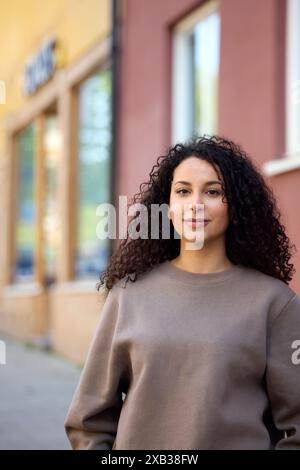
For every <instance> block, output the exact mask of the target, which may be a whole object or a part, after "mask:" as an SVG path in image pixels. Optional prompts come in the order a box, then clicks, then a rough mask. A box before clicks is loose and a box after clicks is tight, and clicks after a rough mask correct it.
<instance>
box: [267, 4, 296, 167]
mask: <svg viewBox="0 0 300 470" xmlns="http://www.w3.org/2000/svg"><path fill="white" fill-rule="evenodd" d="M286 8H287V15H286V31H287V34H286V90H285V104H286V108H285V116H286V124H285V137H286V144H285V146H286V150H285V152H284V156H283V157H284V158H281V156H280V158H274V160H269V161H267V162H265V163H264V164H263V165H262V170H263V172H264V173H265V174H266V175H268V176H273V175H277V174H281V173H285V172H287V171H292V170H296V169H298V168H300V132H299V128H300V55H299V44H300V28H299V18H300V2H299V0H287V3H286Z"/></svg>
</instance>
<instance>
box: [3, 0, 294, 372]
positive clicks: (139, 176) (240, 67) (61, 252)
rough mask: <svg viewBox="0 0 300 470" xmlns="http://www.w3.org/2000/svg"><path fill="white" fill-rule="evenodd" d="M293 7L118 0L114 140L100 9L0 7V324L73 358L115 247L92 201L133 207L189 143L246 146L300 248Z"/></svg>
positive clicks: (59, 4)
mask: <svg viewBox="0 0 300 470" xmlns="http://www.w3.org/2000/svg"><path fill="white" fill-rule="evenodd" d="M24 3H25V2H24ZM24 3H22V5H23V4H24ZM299 4H300V2H299V0H264V1H263V2H262V1H261V0H242V1H241V0H218V1H217V0H206V1H203V0H202V1H201V0H197V1H196V0H164V1H163V2H162V1H160V0H151V1H148V0H121V1H120V2H119V6H120V10H119V14H120V22H119V23H118V24H117V25H115V26H116V27H117V28H119V29H118V31H117V33H118V38H119V49H118V56H117V59H118V68H117V76H116V77H115V78H116V83H117V92H118V93H117V97H118V102H117V125H116V130H117V131H116V133H115V134H114V135H113V136H112V132H111V127H110V124H111V119H112V109H111V97H112V70H114V69H112V67H111V59H112V57H111V42H112V24H111V16H110V14H111V2H109V1H108V0H87V1H86V2H80V1H78V0H72V1H67V0H65V1H54V2H47V3H46V6H45V5H44V4H43V6H42V4H41V3H39V2H35V1H33V0H28V1H27V2H26V5H27V7H26V9H25V8H24V11H23V10H22V9H20V8H19V9H18V14H17V16H16V14H15V13H14V16H12V15H11V13H10V8H9V6H6V7H1V9H2V10H4V11H3V16H4V17H7V22H6V28H7V30H5V29H4V30H2V31H1V33H0V34H1V35H3V36H2V39H3V41H4V40H6V41H7V43H8V46H9V47H7V48H6V49H5V52H4V53H3V54H2V61H1V69H0V79H1V83H2V88H3V90H2V97H4V94H5V95H6V96H5V100H4V104H3V103H2V104H1V105H0V122H1V128H0V158H1V187H2V198H1V206H2V207H1V209H2V210H1V213H2V215H3V225H2V229H1V239H0V251H1V256H0V262H1V294H0V298H1V307H0V321H1V325H0V328H1V330H2V331H5V332H7V333H10V334H12V335H14V336H17V337H19V338H30V339H31V338H35V337H40V336H41V337H43V336H44V335H49V336H50V338H51V340H52V343H53V347H54V349H55V350H56V351H58V352H59V353H61V354H63V355H65V356H66V357H68V358H70V359H72V360H74V361H76V362H78V363H82V362H83V360H84V357H85V354H86V351H87V348H88V345H89V342H90V339H91V336H92V333H93V331H94V328H95V324H96V321H97V318H98V316H99V312H100V310H101V306H102V305H103V301H104V299H103V298H102V296H101V295H100V294H99V293H98V292H96V289H95V285H96V282H97V280H98V273H99V272H100V271H101V270H102V269H103V268H104V267H105V265H106V263H107V260H108V258H109V256H110V255H111V252H112V249H113V246H112V245H111V244H109V243H108V242H107V241H105V240H99V238H97V236H96V230H95V227H96V225H97V218H96V216H95V211H96V206H97V204H99V203H101V202H111V201H113V200H115V201H117V199H118V197H119V196H120V195H123V196H127V197H128V198H131V197H132V196H133V194H134V193H136V192H137V191H138V188H139V185H140V184H141V183H142V182H143V181H147V179H148V175H149V173H150V170H151V168H152V166H153V165H154V164H155V162H156V159H157V158H158V156H159V155H162V154H164V152H165V151H166V149H167V147H168V146H169V145H170V144H171V143H175V142H179V141H184V140H187V139H188V138H189V137H191V136H193V135H201V134H204V133H207V134H214V133H217V134H220V135H223V136H226V137H228V138H230V139H233V140H235V141H236V142H237V143H239V144H241V145H242V146H243V147H244V149H245V150H246V151H247V152H249V154H250V155H251V156H252V158H253V160H254V161H255V163H256V164H257V166H258V167H259V168H260V169H261V171H262V172H263V173H264V175H265V177H266V179H267V180H268V182H269V184H270V185H271V186H272V188H273V189H274V192H275V195H276V197H277V199H278V204H279V207H280V210H281V212H282V216H283V222H284V223H285V225H286V227H287V231H288V234H289V236H290V238H291V239H292V241H293V243H295V245H296V246H299V245H300V220H299V218H298V217H297V200H298V197H299V196H300V187H299V182H300V173H299V169H300V137H299V136H300V133H299V131H298V130H299V126H300V111H299V109H300V99H299V96H300V59H299V57H298V55H297V53H296V52H297V50H298V47H299V44H300V36H299V30H300V28H299V18H300V11H299V8H300V7H299ZM38 5H39V6H38ZM45 8H46V10H47V11H45ZM28 26H30V27H28ZM3 85H5V86H4V87H3ZM4 92H5V93H4ZM2 102H3V100H2ZM112 143H115V144H116V148H117V152H116V161H112V160H113V155H112V152H111V147H112ZM293 262H294V264H295V267H296V271H297V272H296V275H295V277H294V279H293V281H292V282H291V287H292V288H293V289H295V291H296V292H298V293H299V294H300V274H299V269H300V260H299V257H298V255H296V256H295V258H294V259H293Z"/></svg>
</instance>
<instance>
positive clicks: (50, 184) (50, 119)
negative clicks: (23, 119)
mask: <svg viewBox="0 0 300 470" xmlns="http://www.w3.org/2000/svg"><path fill="white" fill-rule="evenodd" d="M43 140H44V145H43V154H44V165H43V166H44V179H45V181H44V186H45V190H44V203H43V211H42V216H43V225H42V229H43V252H44V279H45V281H46V284H47V285H50V284H52V283H54V282H55V281H56V277H57V266H56V261H57V252H58V249H59V243H60V230H59V209H58V206H57V204H58V161H59V158H60V157H61V133H60V129H59V126H58V116H57V114H56V113H55V112H48V113H47V114H46V115H45V131H44V139H43Z"/></svg>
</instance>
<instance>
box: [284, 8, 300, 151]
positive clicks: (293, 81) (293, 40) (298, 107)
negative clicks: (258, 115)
mask: <svg viewBox="0 0 300 470" xmlns="http://www.w3.org/2000/svg"><path fill="white" fill-rule="evenodd" d="M299 18H300V2H299V0H288V2H287V72H286V73H287V77H286V83H287V91H286V103H287V108H286V113H287V119H286V147H287V149H286V150H287V152H286V153H287V156H288V157H297V158H298V159H300V132H299V127H300V55H299V46H300V25H299Z"/></svg>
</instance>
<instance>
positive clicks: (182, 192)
mask: <svg viewBox="0 0 300 470" xmlns="http://www.w3.org/2000/svg"><path fill="white" fill-rule="evenodd" d="M176 193H177V194H187V193H188V190H187V189H178V191H176Z"/></svg>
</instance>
